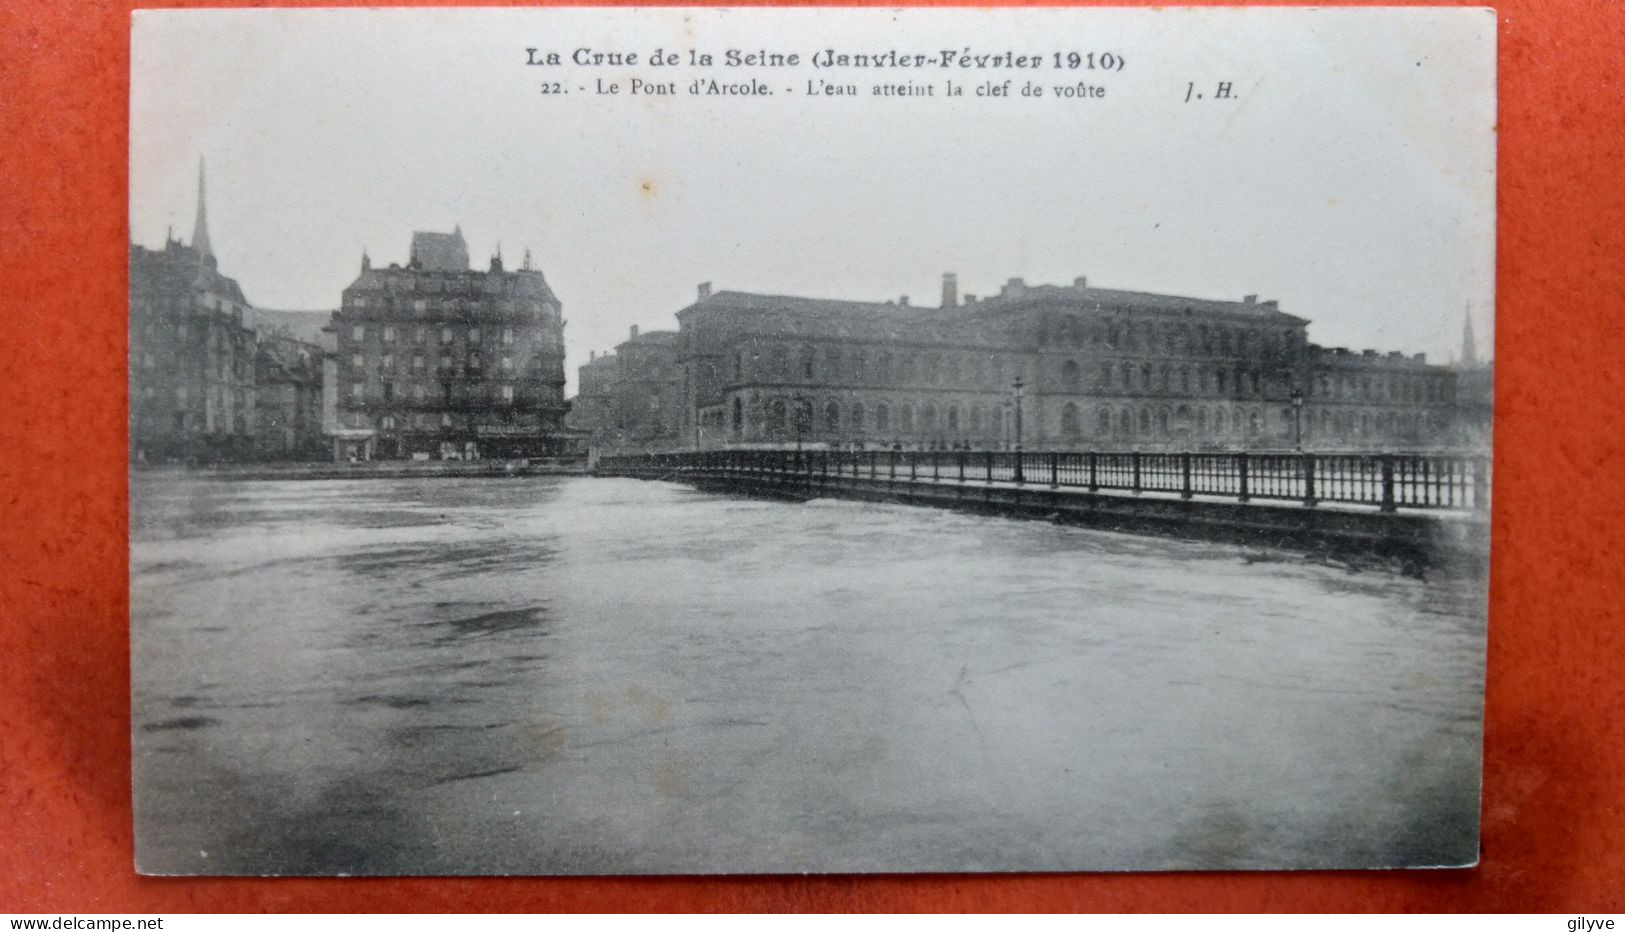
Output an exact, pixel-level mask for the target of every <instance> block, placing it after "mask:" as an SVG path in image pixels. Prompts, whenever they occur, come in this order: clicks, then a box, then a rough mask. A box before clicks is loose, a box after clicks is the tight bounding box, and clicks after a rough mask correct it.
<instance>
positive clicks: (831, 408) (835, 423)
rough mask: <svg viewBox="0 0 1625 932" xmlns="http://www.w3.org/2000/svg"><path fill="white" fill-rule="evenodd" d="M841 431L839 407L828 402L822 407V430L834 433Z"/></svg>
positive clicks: (834, 403)
mask: <svg viewBox="0 0 1625 932" xmlns="http://www.w3.org/2000/svg"><path fill="white" fill-rule="evenodd" d="M840 429H841V406H840V405H839V404H837V403H836V402H833V401H832V402H830V403H829V404H827V405H825V406H824V430H826V431H828V432H829V433H832V434H833V433H835V432H836V431H838V430H840Z"/></svg>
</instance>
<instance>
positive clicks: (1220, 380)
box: [1213, 369, 1228, 395]
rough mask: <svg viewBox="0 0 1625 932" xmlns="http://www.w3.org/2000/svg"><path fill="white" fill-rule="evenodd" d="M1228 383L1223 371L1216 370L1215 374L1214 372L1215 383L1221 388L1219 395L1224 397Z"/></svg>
mask: <svg viewBox="0 0 1625 932" xmlns="http://www.w3.org/2000/svg"><path fill="white" fill-rule="evenodd" d="M1227 382H1228V379H1227V378H1226V377H1225V373H1224V370H1223V369H1216V370H1214V372H1213V383H1214V384H1215V385H1217V386H1218V387H1219V394H1221V395H1223V394H1224V393H1225V391H1226V390H1227V389H1226V383H1227Z"/></svg>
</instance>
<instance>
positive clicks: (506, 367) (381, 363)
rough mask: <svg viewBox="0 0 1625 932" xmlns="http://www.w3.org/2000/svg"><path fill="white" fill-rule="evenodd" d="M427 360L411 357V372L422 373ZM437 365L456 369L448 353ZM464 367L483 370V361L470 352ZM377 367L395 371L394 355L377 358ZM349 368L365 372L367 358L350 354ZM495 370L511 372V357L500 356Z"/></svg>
mask: <svg viewBox="0 0 1625 932" xmlns="http://www.w3.org/2000/svg"><path fill="white" fill-rule="evenodd" d="M428 359H429V358H428V357H427V356H423V355H415V356H413V357H412V362H411V369H412V371H413V372H422V371H424V370H425V369H426V368H427V367H428ZM439 363H440V365H439V368H441V369H455V368H457V361H456V360H455V359H454V358H453V357H452V355H451V354H450V353H441V354H440V360H439ZM464 365H466V366H467V367H468V368H469V369H483V368H485V359H484V357H482V356H481V355H480V354H479V353H478V352H477V351H476V352H471V353H469V354H468V356H467V357H466V359H465V360H464ZM378 367H379V369H381V370H382V371H384V372H394V371H395V355H394V354H393V353H385V354H383V355H382V356H379V357H378ZM350 368H351V369H353V370H355V371H356V372H358V373H359V372H361V371H363V370H365V369H366V368H367V356H366V355H365V354H363V353H352V354H350ZM497 368H498V369H500V370H501V371H503V372H508V373H511V372H513V371H514V363H513V357H512V356H501V357H499V358H498V359H497Z"/></svg>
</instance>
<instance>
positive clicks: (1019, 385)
mask: <svg viewBox="0 0 1625 932" xmlns="http://www.w3.org/2000/svg"><path fill="white" fill-rule="evenodd" d="M1010 388H1011V390H1012V391H1014V393H1015V396H1016V481H1017V482H1025V481H1026V477H1024V476H1023V475H1022V473H1021V399H1022V397H1023V396H1025V395H1026V393H1027V391H1026V389H1027V386H1026V385H1025V384H1024V383H1023V382H1022V381H1021V373H1019V372H1018V373H1016V381H1015V383H1014V384H1013V385H1011V386H1010Z"/></svg>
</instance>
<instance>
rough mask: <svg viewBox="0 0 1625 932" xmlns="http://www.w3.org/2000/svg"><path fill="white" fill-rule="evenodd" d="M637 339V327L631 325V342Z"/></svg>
mask: <svg viewBox="0 0 1625 932" xmlns="http://www.w3.org/2000/svg"><path fill="white" fill-rule="evenodd" d="M637 338H638V325H637V324H633V325H632V336H631V339H633V340H636V339H637Z"/></svg>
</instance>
